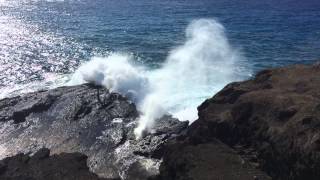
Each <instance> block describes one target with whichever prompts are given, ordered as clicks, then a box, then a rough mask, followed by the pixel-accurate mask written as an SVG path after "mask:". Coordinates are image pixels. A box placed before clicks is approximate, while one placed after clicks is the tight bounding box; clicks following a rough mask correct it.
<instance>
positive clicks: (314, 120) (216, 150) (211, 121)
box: [159, 64, 320, 180]
mask: <svg viewBox="0 0 320 180" xmlns="http://www.w3.org/2000/svg"><path fill="white" fill-rule="evenodd" d="M198 111H199V119H198V120H197V121H195V122H194V123H193V124H192V125H191V126H190V127H189V128H188V129H187V131H186V133H184V134H182V135H180V137H179V138H176V140H173V141H171V142H170V143H169V144H168V145H167V148H165V149H166V150H165V155H164V160H163V163H162V165H161V168H160V172H161V176H160V177H159V179H165V180H170V179H188V180H207V179H208V180H209V179H210V180H214V179H224V180H225V179H269V177H268V176H267V174H268V175H269V176H270V177H272V178H273V179H282V180H283V179H293V180H298V179H310V180H312V179H314V180H316V179H319V178H320V64H315V65H313V66H306V65H296V66H292V67H285V68H277V69H269V70H264V71H261V72H259V73H258V74H257V75H256V76H255V77H254V78H253V79H251V80H248V81H244V82H237V83H231V84H229V85H227V86H226V87H225V88H224V89H223V90H222V91H220V92H219V93H217V94H216V95H215V96H213V97H212V98H210V99H208V100H206V101H205V102H204V103H203V104H201V105H200V106H199V107H198ZM241 162H242V163H241ZM261 171H263V172H265V173H266V174H264V173H262V172H261Z"/></svg>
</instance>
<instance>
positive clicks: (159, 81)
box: [70, 19, 241, 138]
mask: <svg viewBox="0 0 320 180" xmlns="http://www.w3.org/2000/svg"><path fill="white" fill-rule="evenodd" d="M240 60H241V56H240V55H239V53H238V51H237V50H235V49H234V48H232V47H231V46H230V44H229V42H228V39H227V37H226V35H225V30H224V27H223V26H222V25H221V24H220V23H219V22H217V21H216V20H214V19H199V20H195V21H192V22H191V23H190V24H189V25H188V27H187V28H186V41H185V43H184V44H182V45H181V46H179V47H176V48H173V49H172V51H171V52H169V55H168V57H167V59H166V60H165V63H164V64H163V65H162V67H161V68H159V69H156V70H149V69H148V68H147V67H139V66H136V65H133V63H132V61H134V59H133V58H132V57H131V56H129V55H126V54H119V53H113V54H111V55H110V56H108V57H106V58H97V57H94V58H93V59H92V60H91V61H89V62H87V63H85V64H83V65H82V66H81V67H80V68H79V69H78V70H77V71H76V72H75V74H74V75H73V77H72V79H71V81H70V83H71V84H81V83H83V82H92V83H96V84H99V85H103V86H105V87H107V88H109V89H110V90H111V91H116V92H119V93H122V94H124V95H127V96H128V97H129V98H130V99H131V100H133V101H134V102H135V103H136V104H137V107H138V109H139V111H140V112H141V116H140V119H139V124H138V126H137V128H136V130H135V134H136V136H137V138H139V137H141V135H142V133H143V131H150V130H151V129H152V126H153V124H154V122H155V120H156V119H158V118H160V117H161V116H163V115H164V114H166V113H170V114H172V115H173V116H174V117H177V118H179V119H180V120H189V121H191V122H192V121H194V120H196V119H197V106H198V105H199V104H200V103H201V102H202V101H203V100H205V99H206V98H208V97H210V96H211V95H213V94H214V93H216V92H217V91H218V90H220V89H221V88H222V87H223V86H225V85H226V84H227V83H229V82H231V81H234V80H238V78H239V77H238V76H237V75H236V73H235V71H236V63H237V62H238V61H240Z"/></svg>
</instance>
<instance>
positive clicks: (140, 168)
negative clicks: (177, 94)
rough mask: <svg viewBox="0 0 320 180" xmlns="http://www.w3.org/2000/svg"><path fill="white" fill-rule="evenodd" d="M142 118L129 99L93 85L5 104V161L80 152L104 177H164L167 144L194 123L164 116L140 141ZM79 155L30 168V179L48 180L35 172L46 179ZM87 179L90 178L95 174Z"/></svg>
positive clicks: (1, 148)
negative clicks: (40, 153)
mask: <svg viewBox="0 0 320 180" xmlns="http://www.w3.org/2000/svg"><path fill="white" fill-rule="evenodd" d="M138 115H139V113H138V111H137V109H136V107H135V105H134V104H133V103H131V102H130V101H129V100H128V99H127V98H125V97H123V96H121V95H119V94H117V93H110V92H108V90H107V89H105V88H102V87H97V86H93V85H88V84H85V85H80V86H71V87H60V88H57V89H53V90H49V91H42V92H35V93H29V94H26V95H22V96H17V97H12V98H6V99H3V100H0V134H1V136H0V159H3V158H5V157H9V156H14V155H16V154H21V153H23V154H34V153H36V152H37V151H38V150H39V149H41V148H48V149H49V150H50V151H51V154H61V153H74V152H78V153H82V154H84V155H85V156H87V157H88V161H87V165H88V167H89V168H90V170H91V171H92V172H93V173H95V174H97V175H99V177H104V178H122V179H130V180H135V179H137V180H143V179H147V178H148V177H150V176H154V175H156V174H158V173H159V172H158V169H159V168H158V167H159V165H160V162H161V157H162V154H163V144H164V143H165V142H166V141H167V140H168V139H169V138H171V137H172V136H175V135H176V134H179V133H180V132H181V131H182V130H183V129H185V128H186V127H187V126H188V122H180V121H178V120H177V119H174V118H172V117H171V116H164V117H163V118H161V119H160V120H158V121H157V123H156V125H155V127H154V130H153V132H154V133H152V134H146V135H145V136H144V137H143V138H141V139H139V140H136V138H135V136H134V133H133V132H134V128H135V127H136V126H137V118H138ZM66 156H68V157H66ZM69 156H70V158H69ZM75 156H80V155H75ZM75 156H74V155H66V154H61V155H53V157H49V158H46V159H45V160H44V161H41V162H40V165H41V166H40V165H39V166H34V165H33V164H31V165H30V166H29V165H26V167H27V166H28V168H27V169H26V170H24V171H27V170H28V169H29V170H30V177H31V178H35V179H39V177H43V176H38V175H37V174H34V172H33V170H32V169H33V168H35V169H36V170H37V171H39V173H42V171H43V173H45V174H46V172H47V169H48V168H49V171H50V172H51V170H53V169H54V167H46V165H47V166H51V165H53V166H55V167H57V166H58V164H63V163H62V161H64V160H65V161H64V162H65V163H66V166H68V167H69V166H71V164H73V163H74V160H73V157H75ZM20 157H23V159H25V158H28V156H27V155H18V156H16V157H14V159H19V158H20ZM60 157H61V158H60ZM75 158H76V159H77V157H75ZM31 159H32V158H31ZM13 161H14V162H16V160H13ZM4 162H5V164H6V162H11V160H10V161H8V160H4ZM30 162H33V161H30ZM83 162H84V161H83V159H82V160H81V162H80V163H83ZM19 163H20V162H19ZM19 163H17V167H14V165H12V164H10V163H9V166H7V167H8V168H9V169H8V168H7V170H8V172H12V171H13V170H12V169H11V170H10V168H14V169H15V168H20V164H21V163H20V164H19ZM56 163H57V164H56ZM70 163H71V164H70ZM21 166H22V165H21ZM23 167H24V166H23ZM42 167H43V169H42ZM62 167H65V166H62ZM50 168H51V169H50ZM81 168H84V166H83V165H81V166H80V169H81ZM0 169H1V168H0ZM31 170H32V172H31ZM61 170H62V169H61ZM59 172H60V169H59V168H58V169H57V173H59ZM72 172H75V171H74V169H73V171H72ZM79 172H81V171H79ZM5 175H6V176H7V175H8V174H7V173H6V174H5ZM33 175H34V176H33ZM49 175H52V173H49ZM67 177H70V176H67ZM76 177H78V176H76ZM84 177H88V179H90V178H89V175H88V176H84ZM90 177H91V176H90ZM40 179H41V178H40ZM56 179H60V178H56ZM71 179H74V178H71Z"/></svg>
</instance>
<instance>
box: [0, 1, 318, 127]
mask: <svg viewBox="0 0 320 180" xmlns="http://www.w3.org/2000/svg"><path fill="white" fill-rule="evenodd" d="M319 59H320V1H319V0H304V1H298V0H281V1H279V0H264V1H257V0H246V1H240V0H0V72H1V73H0V97H1V98H4V97H8V96H14V95H19V94H21V93H26V92H32V91H37V90H41V89H49V88H55V87H59V86H65V85H75V84H80V83H85V82H94V83H97V84H99V85H103V86H106V87H107V88H109V89H110V90H112V91H117V92H120V93H123V94H124V95H126V96H128V97H129V98H131V99H132V101H134V102H135V103H136V104H137V105H138V106H139V108H140V110H141V111H142V112H144V115H145V117H143V118H145V119H146V121H147V119H154V118H157V117H158V116H159V115H160V114H162V112H170V113H172V114H174V115H175V116H177V117H179V118H181V119H188V120H193V119H195V118H196V107H197V106H198V105H199V104H200V103H201V102H202V101H203V100H205V99H206V98H208V97H210V96H212V95H214V93H216V92H218V91H219V90H220V89H221V88H223V87H224V86H225V85H226V84H228V83H230V82H233V81H240V80H245V79H248V78H250V77H251V76H252V75H254V73H256V72H257V71H259V70H261V69H264V68H269V67H279V66H284V65H290V64H297V63H298V64H311V63H314V62H316V61H317V60H319ZM143 118H142V119H143ZM144 126H148V125H144ZM141 128H146V127H141Z"/></svg>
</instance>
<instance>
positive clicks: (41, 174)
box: [0, 63, 320, 180]
mask: <svg viewBox="0 0 320 180" xmlns="http://www.w3.org/2000/svg"><path fill="white" fill-rule="evenodd" d="M97 88H98V89H100V93H99V98H101V99H99V98H96V97H97ZM102 100H103V102H104V103H101V101H102ZM198 112H199V119H198V120H197V121H195V122H194V123H193V124H192V125H191V126H188V127H187V123H186V122H179V121H178V120H177V119H174V118H171V117H170V116H165V117H164V118H162V119H161V120H159V121H158V123H157V124H156V126H155V128H154V133H153V134H146V136H145V137H144V138H143V139H141V140H135V138H134V135H133V129H134V127H135V124H136V118H137V117H138V112H137V110H136V108H135V106H134V104H132V103H130V102H129V101H128V100H127V99H126V98H125V97H122V96H121V95H119V94H116V93H109V92H108V91H107V90H105V89H103V88H102V87H94V86H91V85H80V86H73V87H61V88H57V89H53V90H49V91H41V92H35V93H29V94H26V95H23V96H17V97H12V98H6V99H3V100H0V122H1V125H2V126H3V127H2V132H3V134H2V136H1V138H0V147H5V148H6V149H5V150H6V151H10V153H8V152H7V155H9V156H13V157H11V158H6V159H4V160H1V161H0V179H19V178H20V179H21V178H22V177H23V178H25V179H28V178H29V179H36V180H38V179H39V180H40V179H44V178H46V179H75V178H76V179H81V178H83V179H90V178H91V179H98V176H96V175H94V174H93V173H91V172H89V169H90V171H93V172H94V173H96V174H98V175H99V176H104V177H105V178H111V179H119V178H120V176H119V174H121V173H123V174H122V175H123V176H124V177H125V178H126V179H129V180H134V179H139V180H143V179H157V180H176V179H177V180H178V179H179V180H185V179H188V180H214V179H224V180H233V179H239V180H242V179H243V180H248V179H290V180H291V179H292V180H298V179H311V180H312V179H319V178H320V119H319V117H320V64H319V63H318V64H314V65H294V66H289V67H281V68H274V69H267V70H263V71H261V72H259V73H257V75H256V76H255V77H254V78H253V79H250V80H247V81H243V82H236V83H231V84H229V85H227V86H226V87H225V88H224V89H222V90H221V91H220V92H218V93H217V94H216V95H214V96H213V97H212V98H210V99H208V100H206V101H205V102H204V103H202V104H201V105H200V106H199V107H198ZM115 119H121V121H119V122H115V121H114V120H115ZM31 139H35V140H31ZM42 147H46V148H48V149H49V150H50V151H51V156H49V154H50V151H49V150H46V149H41V148H42ZM39 149H41V151H40V152H38V153H36V154H35V155H34V156H33V157H32V156H31V157H29V155H22V154H18V153H29V152H31V153H35V152H37V151H38V150H39ZM119 150H121V152H122V151H123V153H122V154H121V155H120V156H119ZM64 152H67V153H71V154H68V155H66V154H65V153H64ZM77 152H80V153H82V154H83V155H81V154H78V153H77ZM61 153H62V154H61ZM15 154H18V155H15ZM37 154H38V155H39V154H40V156H39V157H40V158H39V157H38V155H37ZM56 154H60V155H56ZM14 155H15V156H14ZM66 156H67V157H68V158H65V157H66ZM87 158H88V160H87ZM74 159H76V160H74ZM161 159H162V160H163V161H162V163H161V165H160V168H159V170H160V174H159V172H158V170H157V169H156V168H158V166H154V167H155V169H152V170H150V171H149V170H147V169H146V168H145V167H143V166H144V165H145V164H144V163H146V162H149V163H150V162H155V163H160V162H161ZM86 161H87V163H85V162H86ZM131 161H133V162H134V163H132V164H130V163H129V162H131ZM34 162H36V163H34ZM128 163H129V164H128ZM77 164H78V165H77ZM74 165H75V166H74ZM87 165H88V167H89V168H88V167H87ZM68 168H70V169H68ZM77 168H78V169H77ZM32 169H37V171H36V172H35V171H34V170H32ZM66 169H68V171H67V172H66V173H64V171H65V170H66ZM106 172H108V173H109V176H108V177H107V175H106ZM23 178H22V179H23Z"/></svg>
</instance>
